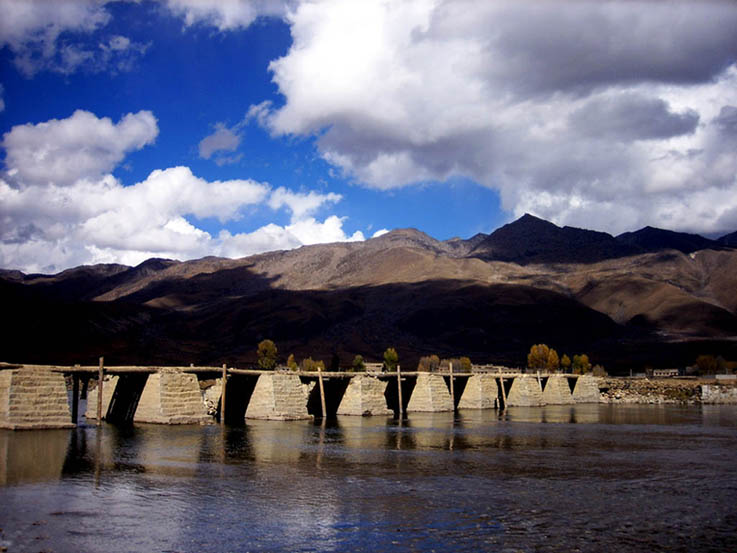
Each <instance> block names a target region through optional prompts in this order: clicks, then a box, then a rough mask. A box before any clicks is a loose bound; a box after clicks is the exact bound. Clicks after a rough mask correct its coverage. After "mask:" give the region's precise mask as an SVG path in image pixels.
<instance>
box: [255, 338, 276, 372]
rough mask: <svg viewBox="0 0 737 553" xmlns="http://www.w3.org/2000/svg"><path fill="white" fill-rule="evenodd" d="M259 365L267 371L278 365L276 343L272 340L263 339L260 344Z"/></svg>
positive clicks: (258, 352)
mask: <svg viewBox="0 0 737 553" xmlns="http://www.w3.org/2000/svg"><path fill="white" fill-rule="evenodd" d="M256 353H257V354H258V366H259V367H261V368H262V369H265V370H267V371H270V370H273V369H274V367H276V353H277V350H276V345H275V344H274V342H272V341H271V340H262V341H261V342H259V344H258V350H257V352H256Z"/></svg>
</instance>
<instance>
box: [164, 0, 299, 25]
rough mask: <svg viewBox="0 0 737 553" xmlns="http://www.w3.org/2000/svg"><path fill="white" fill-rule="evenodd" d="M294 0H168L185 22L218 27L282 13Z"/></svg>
mask: <svg viewBox="0 0 737 553" xmlns="http://www.w3.org/2000/svg"><path fill="white" fill-rule="evenodd" d="M292 3H293V2H289V1H285V0H167V2H166V4H167V6H168V8H169V10H171V11H172V13H174V14H176V15H178V16H180V17H183V18H184V23H185V25H187V26H190V25H194V24H197V23H202V24H205V25H212V26H214V27H217V28H218V29H219V30H221V31H226V30H233V29H238V28H244V27H248V26H249V25H250V24H251V23H253V22H254V21H255V20H256V19H257V18H259V17H262V16H265V17H269V16H271V17H282V16H283V15H284V14H285V13H286V10H287V9H288V7H289V5H290V4H292Z"/></svg>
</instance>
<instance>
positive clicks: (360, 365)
mask: <svg viewBox="0 0 737 553" xmlns="http://www.w3.org/2000/svg"><path fill="white" fill-rule="evenodd" d="M351 366H352V367H353V370H354V371H356V372H364V371H365V370H366V364H365V363H364V362H363V356H362V355H356V356H355V357H354V358H353V363H351Z"/></svg>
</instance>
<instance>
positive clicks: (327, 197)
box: [268, 187, 342, 223]
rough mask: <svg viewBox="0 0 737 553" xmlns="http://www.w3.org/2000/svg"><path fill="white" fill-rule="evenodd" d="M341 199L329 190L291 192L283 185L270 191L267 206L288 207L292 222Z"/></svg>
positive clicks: (274, 207)
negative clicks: (324, 191) (322, 192)
mask: <svg viewBox="0 0 737 553" xmlns="http://www.w3.org/2000/svg"><path fill="white" fill-rule="evenodd" d="M341 199H342V196H341V195H340V194H335V193H333V192H330V193H328V194H320V193H318V192H315V191H314V190H311V191H310V192H307V193H304V192H292V191H291V190H287V189H286V188H284V187H279V188H277V189H276V190H274V191H273V192H272V193H271V197H270V198H269V202H268V204H269V207H271V208H272V209H280V208H282V207H288V208H289V210H290V211H291V212H292V222H293V223H294V222H295V221H301V220H304V219H305V218H306V217H309V216H311V215H312V214H313V213H314V212H315V211H317V210H318V209H320V208H321V207H322V206H323V205H325V204H326V203H337V202H339V201H340V200H341Z"/></svg>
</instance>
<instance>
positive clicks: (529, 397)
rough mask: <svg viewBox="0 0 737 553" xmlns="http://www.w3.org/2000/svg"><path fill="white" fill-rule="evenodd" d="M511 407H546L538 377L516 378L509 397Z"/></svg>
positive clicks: (525, 376)
mask: <svg viewBox="0 0 737 553" xmlns="http://www.w3.org/2000/svg"><path fill="white" fill-rule="evenodd" d="M507 405H508V406H509V407H535V406H540V405H544V402H543V391H542V389H541V388H540V382H539V381H538V379H537V377H535V376H529V375H522V376H516V377H515V378H514V380H513V381H512V387H511V389H510V390H509V395H508V396H507Z"/></svg>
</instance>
